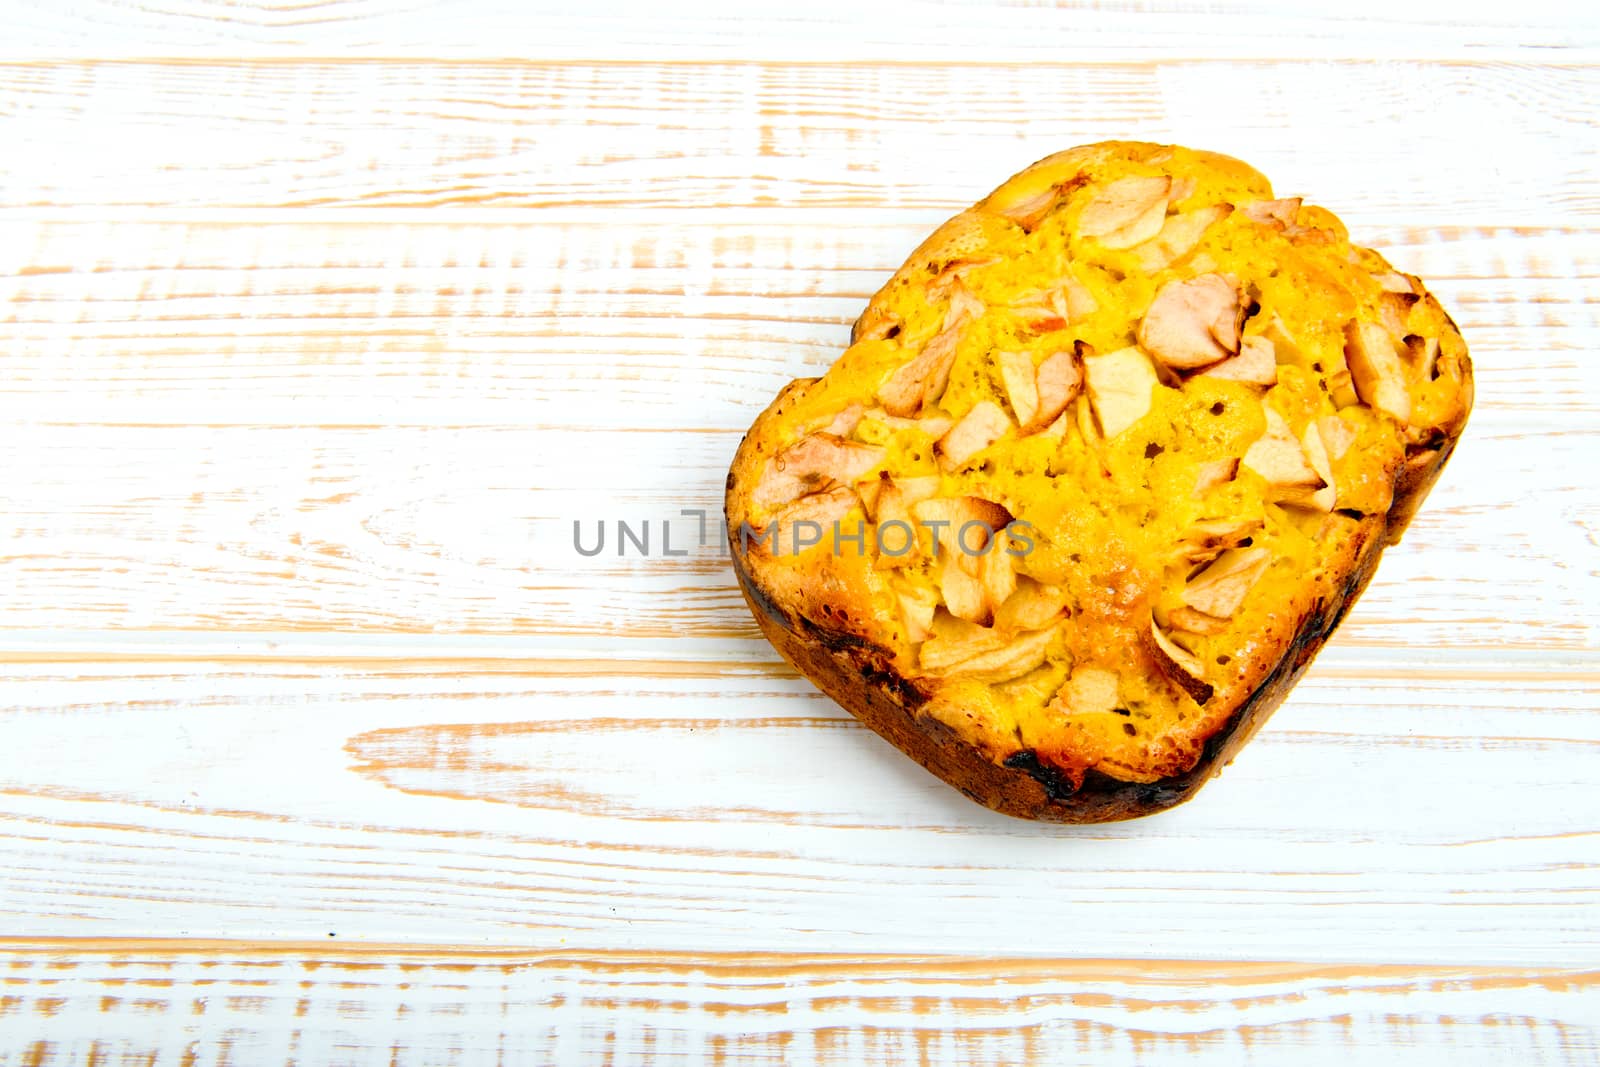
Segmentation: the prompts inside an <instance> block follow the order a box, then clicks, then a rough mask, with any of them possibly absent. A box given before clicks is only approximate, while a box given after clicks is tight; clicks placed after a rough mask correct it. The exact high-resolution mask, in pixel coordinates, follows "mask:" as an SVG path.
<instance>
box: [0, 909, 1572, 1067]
mask: <svg viewBox="0 0 1600 1067" xmlns="http://www.w3.org/2000/svg"><path fill="white" fill-rule="evenodd" d="M0 975H3V977H0V983H3V984H0V1020H4V1021H5V1022H6V1025H4V1026H0V1033H3V1034H4V1035H5V1036H0V1062H4V1063H8V1064H9V1063H16V1064H30V1065H41V1067H42V1065H61V1064H68V1063H91V1062H100V1063H111V1062H116V1063H146V1064H154V1065H158V1067H165V1065H168V1064H172V1065H176V1064H178V1063H180V1062H181V1063H184V1064H204V1065H214V1064H224V1063H250V1064H280V1063H316V1064H341V1065H351V1067H360V1065H367V1064H371V1065H379V1064H385V1065H387V1064H399V1065H422V1064H440V1063H450V1064H456V1065H460V1067H475V1065H480V1064H482V1065H489V1064H497V1065H498V1064H508V1063H510V1064H522V1063H528V1064H533V1063H593V1062H606V1063H612V1064H619V1065H621V1064H663V1063H739V1064H747V1063H772V1064H787V1065H794V1067H810V1065H829V1064H836V1065H857V1064H867V1063H874V1064H876V1063H910V1062H916V1063H921V1064H930V1065H934V1064H937V1065H955V1064H973V1065H983V1067H994V1065H997V1064H1021V1063H1062V1062H1095V1063H1105V1062H1130V1063H1131V1062H1139V1063H1151V1062H1158V1061H1159V1062H1166V1061H1168V1060H1171V1059H1177V1058H1181V1059H1182V1062H1184V1063H1186V1064H1199V1065H1206V1064H1218V1065H1221V1064H1226V1065H1229V1067H1241V1065H1251V1064H1281V1063H1284V1062H1288V1061H1292V1062H1294V1063H1297V1064H1311V1065H1333V1064H1340V1063H1344V1062H1349V1060H1350V1059H1352V1058H1355V1059H1357V1060H1358V1061H1360V1062H1377V1061H1379V1060H1380V1059H1381V1060H1382V1061H1385V1062H1387V1061H1390V1060H1395V1061H1400V1060H1403V1061H1404V1062H1407V1063H1435V1062H1437V1063H1451V1064H1469V1065H1470V1064H1485V1065H1487V1064H1502V1063H1541V1064H1588V1063H1592V1062H1593V1058H1592V1057H1593V1055H1594V1053H1595V1051H1596V1049H1597V1042H1600V1027H1597V1025H1596V1020H1595V1015H1594V1011H1593V1007H1594V1002H1595V999H1596V997H1597V996H1600V972H1597V971H1594V970H1592V969H1581V968H1553V967H1552V968H1540V967H1512V968H1492V967H1441V966H1418V965H1390V966H1384V965H1372V964H1361V965H1348V966H1333V967H1330V966H1312V965H1304V964H1296V963H1256V962H1249V963H1227V962H1214V961H1174V960H1162V959H1048V958H1047V959H1032V958H1017V957H1014V956H1011V955H1008V954H1006V953H1003V952H1002V953H997V954H996V955H994V956H991V957H983V958H972V957H965V958H963V957H939V956H932V957H930V956H924V955H916V956H865V957H861V956H839V955H821V954H772V953H741V954H707V953H694V954H672V953H657V952H615V953H594V952H586V951H575V950H564V949H489V948H480V947H475V946H399V945H354V946H350V945H345V944H344V943H342V942H341V943H339V944H337V945H334V944H331V943H323V944H306V943H278V944H260V943H250V942H238V941H223V942H215V941H211V942H208V941H190V942H185V941H173V942H153V941H79V940H41V941H26V940H23V941H11V942H6V943H4V944H0Z"/></svg>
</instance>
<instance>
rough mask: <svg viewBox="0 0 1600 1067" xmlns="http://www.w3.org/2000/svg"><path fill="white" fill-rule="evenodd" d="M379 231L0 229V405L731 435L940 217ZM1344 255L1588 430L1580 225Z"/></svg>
mask: <svg viewBox="0 0 1600 1067" xmlns="http://www.w3.org/2000/svg"><path fill="white" fill-rule="evenodd" d="M381 214H383V215H387V216H388V218H389V219H390V220H391V221H382V222H375V223H372V224H364V223H363V222H362V221H359V220H361V219H362V218H363V216H364V213H363V212H361V211H357V210H354V209H350V210H348V211H344V212H341V213H340V219H341V220H342V221H337V222H333V223H324V222H320V221H301V219H300V217H299V216H298V215H295V214H293V213H291V216H290V217H289V218H287V219H286V218H285V216H284V215H283V214H281V213H273V212H266V213H262V212H257V213H256V214H255V216H254V217H253V218H252V219H250V220H248V221H243V222H234V221H220V220H213V221H204V222H200V221H188V222H172V223H137V222H126V221H108V222H93V223H64V222H45V221H20V220H18V221H6V220H5V218H4V216H3V215H0V308H3V309H4V311H3V313H0V361H3V366H4V367H5V371H6V373H5V375H4V376H3V377H0V403H5V404H7V405H8V406H13V408H14V410H15V411H16V412H17V413H18V414H19V415H26V416H28V417H30V418H32V419H36V420H49V421H63V422H64V421H72V422H79V423H91V422H112V423H129V422H138V423H178V424H182V423H197V422H201V423H205V424H207V425H216V424H220V423H234V424H242V425H263V424H266V425H290V426H306V425H308V424H314V425H357V426H360V425H389V424H395V423H399V424H403V425H404V424H409V425H430V426H462V425H471V424H474V423H477V424H483V423H487V424H490V425H502V426H503V425H508V424H525V423H527V422H529V421H534V422H538V423H545V424H556V425H573V424H581V425H583V426H587V427H593V428H596V429H601V428H606V429H610V428H616V429H634V428H641V427H643V428H653V429H669V428H677V427H686V426H687V427H702V428H716V429H721V430H729V431H732V430H738V431H741V432H742V431H743V429H744V428H745V427H746V426H747V425H748V424H749V421H750V419H751V418H752V417H753V414H754V413H755V412H756V411H759V410H760V408H762V407H764V406H765V405H766V403H767V402H768V401H769V400H770V399H771V397H772V395H773V394H774V393H775V392H776V390H777V389H778V388H779V386H780V385H781V384H782V383H784V382H786V381H788V380H789V379H790V378H793V377H797V376H802V375H807V374H818V373H821V372H822V371H823V370H824V369H826V367H827V366H828V365H829V364H830V363H831V362H832V361H833V359H834V358H835V357H836V356H837V354H838V353H839V351H840V350H842V348H843V347H844V345H845V344H846V343H847V337H848V331H847V326H848V324H849V322H850V321H851V320H852V319H853V318H854V317H855V316H856V315H857V314H859V312H860V309H861V308H862V307H863V306H865V303H866V301H867V298H868V297H869V296H870V295H871V294H872V292H873V291H874V290H876V288H877V287H878V286H879V285H881V284H882V283H883V282H884V280H886V279H887V278H888V276H889V275H890V274H891V273H892V272H893V271H894V269H895V268H896V267H898V266H899V264H900V262H901V261H902V260H903V259H904V257H905V255H906V254H907V253H908V252H909V251H910V249H911V248H913V247H914V246H915V245H916V243H917V242H918V241H919V240H920V239H921V237H922V236H923V235H925V234H926V233H927V232H928V231H929V230H931V229H932V228H933V227H934V226H936V225H937V224H938V222H939V221H941V220H942V218H943V217H944V215H943V212H941V211H937V210H933V211H929V210H910V209H899V210H893V211H883V212H879V211H871V210H864V209H811V210H783V209H752V210H748V211H740V212H735V213H734V214H733V215H732V216H730V217H728V218H725V219H723V218H714V217H707V215H706V214H705V213H704V212H696V211H673V210H666V209H661V210H637V211H631V212H626V213H623V215H622V216H621V217H619V216H618V214H617V213H614V212H612V211H610V210H608V209H604V208H592V209H569V210H566V211H563V212H559V213H554V214H553V215H551V216H549V217H548V218H547V217H546V216H543V215H539V214H538V213H528V212H519V211H510V212H505V213H497V214H495V215H494V216H493V217H490V218H484V219H481V220H480V219H479V214H478V212H476V211H474V212H470V213H468V216H469V217H468V218H463V216H462V215H459V214H455V213H450V212H440V211H428V210H403V211H400V212H384V213H381ZM530 214H534V215H535V219H536V220H537V221H536V220H535V219H530V217H529V216H530ZM1360 236H1361V237H1362V238H1364V239H1365V240H1367V241H1369V242H1370V243H1372V244H1374V245H1376V246H1377V247H1380V248H1382V249H1384V250H1385V251H1386V252H1387V253H1388V254H1389V255H1390V256H1391V258H1392V259H1393V260H1394V262H1395V263H1396V265H1397V266H1399V267H1400V268H1401V269H1404V270H1408V271H1412V272H1414V273H1417V274H1420V275H1421V276H1423V277H1424V278H1426V279H1427V280H1428V282H1429V284H1430V285H1431V286H1433V287H1434V288H1435V289H1436V290H1437V291H1438V292H1439V294H1440V297H1441V299H1442V300H1443V301H1444V303H1445V305H1446V306H1447V308H1449V309H1450V311H1451V312H1452V313H1453V315H1454V316H1455V317H1456V319H1457V321H1458V322H1459V323H1460V325H1461V327H1462V329H1463V330H1464V331H1465V333H1466V336H1467V338H1468V339H1469V341H1470V342H1471V343H1472V344H1473V346H1474V348H1475V351H1476V353H1477V374H1478V378H1479V386H1480V388H1479V392H1480V394H1481V396H1480V402H1481V404H1482V407H1483V409H1487V410H1492V411H1499V412H1515V413H1518V414H1522V415H1528V414H1533V413H1537V418H1536V419H1534V420H1529V421H1530V422H1536V423H1537V424H1538V425H1546V424H1547V422H1548V420H1549V419H1551V418H1555V419H1557V420H1561V419H1564V418H1566V419H1568V421H1565V422H1558V423H1557V426H1571V427H1574V428H1576V427H1588V426H1590V425H1592V424H1593V416H1594V415H1595V414H1596V413H1600V367H1597V365H1596V363H1595V361H1594V360H1591V359H1589V358H1588V357H1587V354H1588V352H1589V351H1590V348H1591V345H1592V343H1593V337H1594V335H1595V332H1596V328H1597V326H1600V313H1597V308H1600V289H1597V284H1596V279H1597V278H1600V255H1597V253H1596V251H1595V249H1596V247H1597V240H1596V238H1597V231H1596V230H1595V229H1593V228H1582V227H1580V228H1566V229H1540V228H1534V229H1512V228H1503V227H1484V228H1468V227H1459V226H1453V227H1448V228H1444V229H1436V228H1433V227H1428V226H1414V227H1383V226H1377V227H1373V228H1371V229H1370V231H1368V232H1365V233H1362V234H1360ZM691 368H692V369H693V372H692V373H690V369H691Z"/></svg>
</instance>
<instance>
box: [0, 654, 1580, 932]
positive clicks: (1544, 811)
mask: <svg viewBox="0 0 1600 1067" xmlns="http://www.w3.org/2000/svg"><path fill="white" fill-rule="evenodd" d="M681 640H682V639H677V640H676V641H675V642H673V643H674V644H676V643H679V642H681ZM36 644H37V645H38V646H39V647H41V649H43V647H44V645H45V642H44V641H42V640H41V641H39V642H36ZM707 644H708V646H709V647H710V648H715V649H717V650H732V649H736V648H737V646H732V645H730V644H729V643H728V642H726V641H717V642H708V643H707ZM68 645H69V642H67V641H65V640H63V639H62V638H61V637H59V636H58V637H56V638H55V639H54V641H53V642H50V643H49V645H48V647H49V650H48V651H43V650H41V651H40V652H28V651H26V650H19V651H16V652H13V653H12V654H10V656H8V658H7V662H6V664H5V675H6V678H7V682H6V683H5V685H4V687H3V688H0V706H3V707H8V708H11V709H12V710H10V711H9V712H6V713H4V714H3V715H0V751H5V752H11V753H27V757H26V759H17V760H13V761H11V763H12V766H10V767H9V769H8V772H7V787H6V790H5V792H4V793H3V794H0V828H3V833H4V836H3V843H4V850H3V856H4V863H3V865H0V906H3V911H0V927H3V928H4V929H7V930H10V931H13V932H16V933H27V934H36V935H45V934H52V933H61V932H68V931H71V932H80V933H85V934H94V935H96V936H111V935H114V934H116V933H126V932H129V931H137V932H139V933H143V934H157V935H161V936H167V937H180V936H226V935H230V934H240V933H245V932H248V933H250V934H252V935H254V936H279V937H301V938H306V937H312V936H323V935H324V934H325V933H326V931H327V930H335V931H338V932H339V933H340V935H341V936H345V937H358V938H363V939H382V940H405V939H415V938H427V939H433V940H444V939H451V938H463V937H470V938H474V939H476V938H484V939H488V940H489V941H490V942H491V943H503V942H506V941H516V940H519V939H522V938H526V937H529V936H534V935H537V936H539V937H541V938H547V937H563V938H567V939H568V940H569V941H570V942H571V943H574V944H585V945H590V946H595V947H605V948H624V947H632V946H637V945H639V944H641V943H644V944H648V945H652V946H656V947H662V948H673V949H677V950H683V951H695V950H702V949H708V948H710V949H718V950H722V949H742V948H747V947H749V946H750V945H751V944H752V943H755V944H759V945H764V946H768V947H781V948H785V949H791V950H804V949H807V948H814V947H815V946H816V945H817V944H818V943H819V941H820V943H822V944H826V945H828V946H830V947H831V948H832V949H835V950H851V951H869V952H870V951H901V952H917V951H926V950H927V949H928V948H929V947H930V945H931V944H937V945H938V946H939V947H940V948H941V950H942V951H955V952H963V953H974V954H984V953H992V952H995V951H997V950H998V949H999V948H1008V950H1010V951H1015V950H1017V949H1019V948H1022V947H1024V946H1025V947H1026V948H1027V949H1028V951H1032V952H1041V953H1049V954H1059V955H1068V954H1084V955H1094V956H1102V955H1103V956H1110V957H1124V956H1130V955H1138V954H1143V953H1146V952H1149V951H1151V949H1150V946H1153V945H1155V946H1161V951H1163V952H1165V953H1169V954H1176V955H1182V956H1186V957H1192V958H1215V957H1218V956H1224V957H1233V958H1238V957H1243V958H1273V957H1283V956H1287V957H1289V958H1293V959H1305V960H1315V959H1324V960H1345V961H1359V960H1383V961H1389V962H1397V963H1404V962H1414V961H1417V960H1434V961H1449V962H1454V963H1472V962H1497V963H1505V964H1513V963H1519V962H1522V961H1525V960H1526V959H1527V958H1528V957H1527V953H1528V946H1529V945H1539V946H1540V949H1539V957H1538V958H1539V959H1540V961H1541V962H1544V963H1554V962H1562V963H1568V964H1581V963H1584V962H1586V961H1590V960H1592V959H1594V958H1595V956H1596V953H1597V952H1600V932H1597V931H1596V929H1595V925H1594V923H1593V919H1592V917H1593V914H1594V912H1595V908H1596V905H1597V902H1600V901H1597V898H1600V882H1597V880H1596V877H1595V871H1596V869H1597V867H1600V853H1597V851H1596V849H1597V847H1600V834H1597V833H1596V832H1595V828H1594V825H1593V819H1592V815H1593V810H1592V804H1591V798H1592V796H1593V778H1592V774H1591V772H1590V770H1589V768H1590V767H1591V766H1592V761H1593V758H1594V755H1595V752H1596V746H1597V745H1600V732H1597V731H1600V715H1597V712H1600V686H1597V685H1596V679H1595V676H1594V674H1593V673H1592V672H1567V673H1562V672H1559V671H1557V670H1555V669H1553V668H1552V667H1551V665H1549V664H1548V663H1546V662H1543V661H1540V662H1539V663H1538V665H1537V669H1536V670H1532V671H1529V670H1526V669H1524V670H1518V669H1517V668H1516V666H1515V665H1514V664H1511V663H1506V662H1495V661H1491V660H1487V659H1485V661H1484V662H1483V663H1482V665H1481V666H1479V667H1478V668H1477V669H1476V670H1473V669H1471V668H1468V669H1466V670H1462V668H1461V667H1460V666H1459V665H1458V663H1447V665H1444V666H1443V667H1442V668H1434V669H1431V670H1430V669H1426V668H1420V667H1419V665H1418V664H1417V663H1416V658H1415V657H1413V656H1411V655H1409V654H1403V653H1397V654H1390V655H1384V656H1370V655H1367V654H1356V653H1350V652H1343V653H1341V651H1340V650H1338V649H1335V650H1330V655H1329V657H1328V662H1327V670H1326V672H1325V673H1324V672H1322V671H1318V672H1314V673H1313V675H1312V677H1311V678H1310V679H1308V681H1307V682H1306V683H1305V684H1304V685H1303V686H1301V687H1300V688H1299V689H1298V690H1297V691H1296V693H1295V695H1294V696H1293V698H1292V699H1291V701H1290V703H1289V704H1288V705H1286V706H1285V708H1284V709H1282V711H1281V712H1280V713H1279V716H1278V718H1277V719H1276V720H1275V722H1274V728H1273V729H1272V730H1269V731H1267V732H1266V733H1264V734H1263V735H1262V737H1261V738H1260V739H1259V740H1258V741H1257V742H1256V743H1255V744H1253V745H1252V747H1251V748H1250V749H1249V750H1248V751H1247V752H1246V753H1245V755H1244V756H1243V757H1242V758H1241V759H1240V760H1239V761H1238V762H1237V763H1236V764H1235V765H1234V766H1233V767H1231V768H1229V769H1228V771H1227V772H1226V773H1225V774H1224V776H1223V778H1222V780H1221V781H1219V782H1217V783H1216V784H1214V785H1212V786H1210V787H1209V788H1208V790H1207V798H1206V803H1204V804H1199V803H1196V804H1191V805H1188V806H1186V807H1184V808H1181V809H1178V810H1177V811H1174V812H1172V813H1170V814H1169V815H1167V816H1165V817H1163V818H1160V819H1150V820H1145V821H1142V822H1134V823H1126V824H1116V825H1109V826H1099V827H1084V828H1078V829H1073V828H1062V827H1051V826H1041V825H1036V824H1032V823H1027V822H1020V821H1016V820H1011V819H1007V818H1005V817H1002V816H998V815H995V814H994V813H992V812H989V811H987V810H985V809H983V808H980V807H977V806H976V805H973V804H972V803H971V802H969V801H967V800H966V799H965V798H963V797H961V796H959V795H958V794H956V793H955V792H954V791H952V790H949V789H947V788H945V787H944V786H942V785H941V784H940V783H939V782H938V781H936V780H935V779H933V778H931V777H930V776H928V775H927V774H925V773H924V772H923V771H922V770H920V769H919V768H917V767H915V766H914V765H912V764H910V763H909V761H907V760H905V759H903V758H902V757H900V756H899V755H898V754H897V753H896V752H895V751H894V750H893V749H891V748H890V747H889V746H888V745H887V744H885V743H883V742H881V741H879V740H878V739H877V738H875V737H874V736H872V735H871V734H870V733H868V732H866V731H865V730H863V729H861V728H859V727H858V726H857V725H856V724H855V722H854V720H852V719H850V718H849V717H848V716H846V715H845V713H843V712H842V711H840V710H839V709H838V708H837V707H836V706H835V705H833V704H832V703H831V702H829V701H827V700H826V699H824V698H822V697H821V696H819V695H818V694H817V693H816V692H815V690H814V689H812V688H811V686H810V685H809V684H808V683H806V682H804V681H803V680H801V679H797V678H795V677H794V676H793V675H792V673H790V672H789V671H787V670H786V669H783V668H781V667H780V666H779V665H776V664H774V663H772V662H771V653H770V650H768V651H766V652H765V656H764V657H763V655H762V652H761V650H762V649H764V646H761V645H758V644H756V643H755V642H751V643H750V644H749V645H748V646H747V654H746V655H743V656H735V657H734V658H732V659H731V660H723V661H712V660H701V661H696V660H693V659H690V658H688V657H686V656H685V655H684V650H683V649H682V648H681V647H680V648H677V649H676V653H677V655H676V658H673V657H664V658H661V659H656V660H646V659H644V658H642V657H640V656H638V655H637V654H635V655H632V656H630V655H628V651H627V649H626V648H625V647H624V646H622V645H620V644H618V643H615V642H613V643H612V644H610V645H609V646H606V647H607V648H608V649H609V650H610V651H611V654H610V656H601V655H596V654H595V653H596V652H600V651H604V650H603V649H594V650H592V651H591V654H590V655H587V656H581V657H580V656H572V657H570V658H567V657H563V658H559V659H558V658H556V657H554V656H552V655H550V654H549V652H548V650H546V654H545V655H539V654H537V650H536V648H535V646H533V645H532V644H531V643H524V644H523V645H522V646H521V647H520V649H519V648H517V647H516V646H513V647H511V648H507V649H504V650H502V651H501V652H500V654H498V655H491V654H486V650H483V649H479V650H478V658H476V659H468V658H466V657H465V656H463V655H460V654H457V655H455V656H449V655H442V656H441V655H439V653H440V652H443V651H445V650H443V649H441V650H437V651H436V653H435V654H436V656H438V657H439V658H436V659H434V660H432V661H419V660H417V659H415V658H413V657H414V655H415V651H414V650H415V649H416V648H417V647H418V645H417V644H416V643H415V642H414V641H411V640H408V641H406V642H405V643H402V644H399V645H395V644H392V643H390V644H388V645H387V649H386V648H385V645H384V644H383V643H377V644H374V643H367V644H354V645H352V646H350V647H341V646H340V643H339V639H337V638H333V637H328V636H317V635H308V636H307V638H305V639H302V640H300V641H298V642H282V643H280V642H279V641H278V640H277V639H276V638H273V639H255V640H252V639H250V638H248V637H246V636H243V635H239V636H236V637H234V639H233V640H232V641H231V642H229V643H227V644H225V645H224V644H222V643H220V642H215V641H212V642H199V641H194V640H192V639H190V640H188V641H187V647H185V641H183V640H179V641H176V642H174V641H169V640H165V639H162V638H160V637H158V636H155V635H152V636H151V637H149V638H146V639H144V640H143V641H137V640H129V641H117V642H114V643H113V642H111V641H109V640H108V639H107V638H104V637H102V638H100V639H99V643H98V646H96V645H86V646H84V647H81V648H80V649H79V650H78V651H77V652H76V654H68V653H66V652H64V651H62V649H63V647H64V646H68ZM475 647H476V646H475ZM113 649H121V650H122V652H123V658H122V659H120V660H111V659H110V658H109V657H108V656H107V650H113ZM296 654H298V658H296ZM608 659H609V660H610V661H611V662H612V664H613V665H612V666H611V667H609V668H608V669H606V670H605V672H604V673H603V674H601V673H599V672H598V671H597V669H596V663H597V662H599V663H604V662H606V661H607V660H608ZM1357 694H1359V703H1357V702H1354V701H1353V699H1352V698H1353V697H1355V696H1356V695H1357ZM1463 782H1475V783H1492V785H1491V786H1486V787H1485V788H1481V789H1463V787H1462V783H1463ZM1308 783H1314V784H1312V785H1310V786H1309V787H1308ZM1535 795H1536V796H1538V797H1539V798H1540V803H1538V804H1537V805H1530V804H1526V803H1517V802H1514V801H1512V800H1511V799H1510V798H1514V797H1527V796H1535ZM1396 811H1404V812H1405V817H1404V819H1397V818H1396V817H1395V816H1394V812H1396ZM175 860H176V862H174V861H175ZM134 872H137V873H136V877H135V884H130V881H129V880H130V877H134ZM885 886H892V887H894V891H893V892H889V893H886V892H885V891H884V887H885ZM908 902H914V906H911V905H908ZM1041 916H1050V917H1051V921H1049V922H1041V919H1040V917H1041ZM324 927H325V928H326V929H323V928H324ZM930 930H937V931H938V935H937V940H936V941H934V940H932V939H930V934H929V931H930ZM641 939H644V940H643V941H641Z"/></svg>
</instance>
